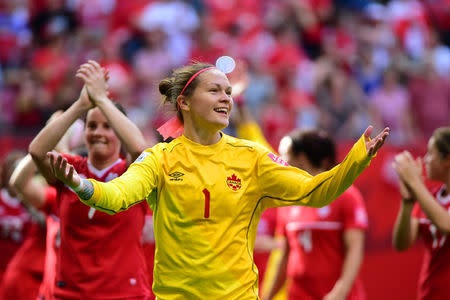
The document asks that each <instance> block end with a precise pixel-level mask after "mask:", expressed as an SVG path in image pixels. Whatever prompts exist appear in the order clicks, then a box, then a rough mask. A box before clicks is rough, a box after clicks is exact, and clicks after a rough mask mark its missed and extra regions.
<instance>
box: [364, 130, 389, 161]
mask: <svg viewBox="0 0 450 300" xmlns="http://www.w3.org/2000/svg"><path fill="white" fill-rule="evenodd" d="M372 130H373V127H372V126H369V127H367V129H366V131H364V140H365V142H366V150H367V155H369V156H373V155H375V154H376V153H377V151H378V150H379V149H380V148H381V146H383V144H384V141H385V140H386V138H387V137H388V136H389V132H390V131H391V130H390V129H389V127H386V128H384V129H383V131H381V132H380V133H379V134H378V135H377V136H376V137H374V138H373V139H370V135H371V134H372Z"/></svg>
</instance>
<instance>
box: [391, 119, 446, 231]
mask: <svg viewBox="0 0 450 300" xmlns="http://www.w3.org/2000/svg"><path fill="white" fill-rule="evenodd" d="M449 149H450V127H443V128H439V129H437V130H436V131H435V132H434V133H433V136H432V137H431V139H430V141H429V143H428V151H427V154H426V156H425V164H426V167H427V171H428V172H427V173H428V177H429V178H430V179H432V180H438V181H441V182H442V183H444V185H445V186H446V188H445V189H444V193H445V195H443V196H446V195H448V193H449V191H448V186H449V184H450V176H449V172H450V150H449ZM394 169H395V171H396V172H397V174H398V175H399V176H400V178H401V180H403V182H405V184H406V185H407V187H408V189H409V190H410V191H411V193H412V194H413V196H414V198H415V199H416V201H417V202H418V203H419V205H420V207H421V208H422V210H423V212H424V213H425V215H426V216H427V217H428V218H429V219H430V221H431V222H432V223H433V224H434V225H435V226H436V227H437V229H438V230H439V231H440V232H441V233H443V234H449V233H450V214H449V213H448V212H447V211H446V209H444V208H443V207H442V206H441V205H440V204H439V202H437V201H436V200H435V198H434V196H433V195H432V194H431V193H430V191H429V190H428V188H427V187H426V185H425V183H424V181H423V177H422V161H421V159H420V158H419V159H417V160H414V158H413V157H412V155H411V153H409V152H407V151H405V152H403V153H401V154H399V155H397V156H396V157H395V162H394Z"/></svg>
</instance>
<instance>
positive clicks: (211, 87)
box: [182, 69, 233, 131]
mask: <svg viewBox="0 0 450 300" xmlns="http://www.w3.org/2000/svg"><path fill="white" fill-rule="evenodd" d="M197 80H198V83H197V86H196V87H195V90H194V91H193V93H192V95H190V96H189V97H186V98H187V99H186V105H182V109H183V110H184V111H187V112H188V115H189V118H190V119H191V120H192V123H193V124H194V126H196V127H200V128H203V129H209V130H211V131H218V130H221V129H224V128H225V127H227V126H228V123H229V117H230V113H231V109H232V107H233V99H232V98H231V84H230V82H229V81H228V78H227V76H226V75H225V74H224V73H223V72H221V71H220V70H217V69H211V70H208V71H205V72H204V73H202V74H200V75H199V76H198V78H197ZM185 119H186V118H185Z"/></svg>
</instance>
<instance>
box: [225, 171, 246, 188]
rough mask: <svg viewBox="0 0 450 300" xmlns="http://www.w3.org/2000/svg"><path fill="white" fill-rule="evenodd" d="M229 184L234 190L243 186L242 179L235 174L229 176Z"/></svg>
mask: <svg viewBox="0 0 450 300" xmlns="http://www.w3.org/2000/svg"><path fill="white" fill-rule="evenodd" d="M227 185H228V187H229V188H230V189H232V190H233V191H237V190H240V189H241V187H242V184H241V179H240V178H237V176H236V175H235V174H233V175H231V177H227Z"/></svg>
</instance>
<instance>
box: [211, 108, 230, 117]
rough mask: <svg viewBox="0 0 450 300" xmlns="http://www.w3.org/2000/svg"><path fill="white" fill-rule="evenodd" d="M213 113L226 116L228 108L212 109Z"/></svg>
mask: <svg viewBox="0 0 450 300" xmlns="http://www.w3.org/2000/svg"><path fill="white" fill-rule="evenodd" d="M214 111H215V112H216V113H218V114H221V115H223V116H228V108H227V107H218V108H214Z"/></svg>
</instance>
